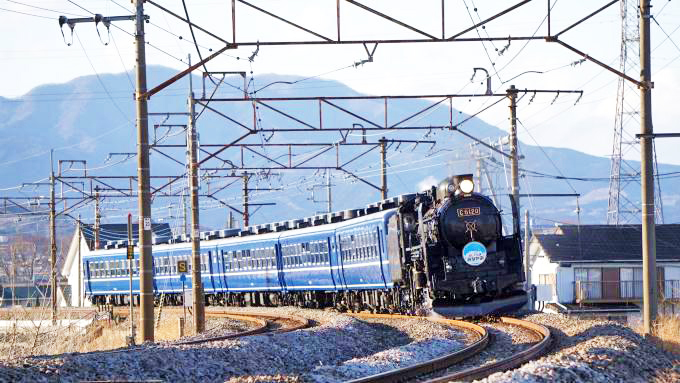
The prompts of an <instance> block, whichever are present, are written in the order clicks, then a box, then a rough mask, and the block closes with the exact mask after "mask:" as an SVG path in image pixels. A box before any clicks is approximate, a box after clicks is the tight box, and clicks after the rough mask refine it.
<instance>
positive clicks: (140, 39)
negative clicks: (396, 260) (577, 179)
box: [65, 0, 653, 340]
mask: <svg viewBox="0 0 680 383" xmlns="http://www.w3.org/2000/svg"><path fill="white" fill-rule="evenodd" d="M617 1H618V0H613V1H610V2H608V3H607V4H605V5H604V6H602V7H600V8H599V9H597V10H595V11H594V12H592V13H591V14H589V15H588V16H586V17H584V18H582V19H580V20H578V21H577V22H575V23H573V24H572V25H570V26H569V27H567V28H565V29H563V30H562V31H560V32H558V33H555V34H553V33H552V31H551V14H550V10H551V8H552V4H553V1H552V0H548V2H547V21H548V23H547V35H545V36H538V35H532V36H511V37H507V35H504V36H498V37H492V36H489V37H465V34H467V33H468V32H470V31H474V30H475V29H477V28H480V27H484V26H485V25H486V24H488V23H490V22H492V21H494V20H496V19H498V18H500V17H502V16H503V15H506V14H508V13H510V12H512V11H514V10H516V9H518V8H520V7H522V6H524V5H525V4H527V3H529V2H531V0H524V1H519V2H517V3H516V4H514V5H512V6H510V7H508V8H506V9H504V10H502V11H501V12H498V13H496V14H495V15H493V16H491V17H488V18H486V19H484V20H481V21H480V22H479V23H475V25H473V26H471V27H468V28H463V29H461V30H460V31H457V32H455V33H447V32H446V26H447V22H446V12H445V2H444V1H443V0H442V1H441V13H440V15H439V18H440V20H441V37H439V36H435V35H434V34H431V33H427V32H425V31H423V30H420V29H418V28H416V27H414V26H412V25H409V24H407V23H405V22H403V21H400V20H397V19H396V18H394V17H391V16H389V15H387V14H386V13H384V12H381V11H378V10H376V9H373V8H371V7H368V6H366V5H365V4H363V3H360V2H358V1H354V0H345V1H341V0H337V1H336V2H335V11H336V13H337V18H336V29H337V34H336V36H335V37H334V38H330V37H326V36H324V35H323V34H321V33H318V32H315V31H312V30H311V29H308V28H305V27H303V26H302V25H300V24H298V23H294V22H292V21H290V20H287V19H285V18H283V17H281V16H279V15H276V14H275V13H273V12H270V11H267V10H265V9H264V8H262V7H259V6H256V5H254V4H252V3H250V2H247V1H244V0H232V1H231V19H232V20H231V21H232V23H231V27H232V36H231V41H229V40H227V39H224V38H222V37H220V36H218V35H216V34H214V33H211V32H210V31H208V30H206V29H204V28H201V27H200V26H198V25H196V24H195V23H192V22H191V21H190V20H189V17H188V13H186V15H185V17H182V16H180V15H178V14H175V13H173V12H171V11H170V10H168V9H167V8H164V7H162V6H160V5H159V4H157V3H156V2H154V1H151V0H146V2H147V3H149V4H151V5H153V6H156V7H158V8H160V9H162V10H163V11H165V12H167V13H169V14H171V15H172V16H174V17H176V18H178V19H180V20H183V21H184V22H186V23H187V24H189V25H190V27H191V28H195V29H197V30H199V31H201V32H203V33H205V34H207V35H208V36H210V37H212V38H214V39H216V40H218V41H220V42H222V43H223V44H224V46H223V47H222V48H220V49H218V50H216V51H215V52H214V53H212V54H211V55H210V56H208V57H205V58H201V59H200V61H199V62H198V63H196V64H194V65H190V66H189V68H187V69H186V70H184V71H181V72H180V73H178V74H177V75H176V76H174V77H173V78H171V79H168V80H167V81H164V82H162V83H161V84H160V85H158V86H156V87H153V88H152V89H150V90H147V89H146V68H145V65H144V64H145V62H144V61H145V57H144V56H145V53H144V26H143V24H144V20H145V19H146V18H147V16H145V15H144V9H143V3H144V1H141V0H135V1H134V3H135V9H136V14H135V16H132V18H133V19H134V20H135V21H136V26H137V30H136V33H135V40H136V47H137V64H138V65H137V89H136V93H135V99H136V102H137V128H138V150H137V155H138V158H137V160H138V162H139V164H138V169H139V171H138V175H137V177H136V180H138V185H137V186H138V192H137V196H138V198H139V212H138V213H139V223H140V225H139V227H140V243H141V247H142V249H141V250H142V251H141V254H142V262H141V266H142V267H141V273H140V274H141V278H142V280H141V281H140V282H141V284H140V286H141V293H142V310H141V319H142V322H143V323H142V337H143V339H144V340H153V307H152V304H153V303H152V302H153V292H152V291H153V290H152V289H151V285H150V281H151V277H152V275H151V265H150V262H151V247H150V238H151V236H150V235H151V233H150V218H151V216H150V214H151V210H150V196H151V195H152V194H153V195H156V196H172V195H173V193H172V192H166V191H165V189H166V188H171V186H172V184H173V183H175V182H176V181H177V180H179V179H182V178H183V177H184V176H185V175H186V173H185V174H182V175H180V176H178V177H173V176H169V177H167V176H166V177H167V179H168V182H167V183H165V184H164V185H162V186H160V187H157V188H153V189H152V187H151V181H150V180H151V179H152V178H153V177H152V176H150V169H149V161H148V152H149V147H150V146H149V144H148V125H147V121H148V116H149V114H148V111H147V106H146V100H148V99H149V98H150V97H151V96H153V95H154V94H157V93H158V92H160V91H161V90H163V89H164V88H166V87H167V86H169V85H170V84H172V83H174V82H175V81H177V80H178V79H180V78H182V77H183V76H185V75H187V74H189V73H191V72H192V71H194V70H196V69H197V68H199V67H204V68H205V65H206V63H208V62H209V61H211V60H212V59H214V58H216V57H218V56H219V55H221V54H222V53H224V52H226V51H227V50H230V49H235V48H238V47H239V46H266V45H271V46H273V45H279V46H285V45H310V46H311V45H346V44H363V45H364V47H365V48H366V51H367V53H368V55H369V58H368V60H366V61H370V60H372V56H373V54H374V53H375V49H376V47H377V45H379V44H402V43H437V42H471V41H516V40H521V41H529V40H544V41H547V42H554V43H558V44H560V45H561V46H563V47H565V48H567V49H569V50H571V51H572V52H574V53H576V54H578V55H580V56H581V57H583V58H584V59H586V60H589V61H591V62H593V63H595V64H597V65H599V66H601V67H603V68H605V69H607V70H609V71H611V72H613V73H615V74H617V75H618V76H620V77H622V78H625V79H626V80H627V81H630V82H632V83H633V84H635V85H637V86H641V87H643V88H645V89H648V87H649V83H648V82H647V81H648V80H649V79H645V78H644V77H643V78H641V81H638V80H635V79H634V78H632V77H631V76H628V75H626V74H625V73H622V72H620V71H617V70H616V69H614V68H611V67H609V66H607V65H605V64H603V63H602V62H600V61H599V60H597V59H596V58H594V57H593V56H591V55H589V54H587V53H584V52H581V51H579V50H578V49H576V48H574V47H573V46H571V45H569V44H567V43H566V42H564V41H563V40H562V39H561V38H560V37H561V35H562V34H564V33H566V32H568V31H569V30H571V29H572V28H574V27H576V26H578V25H579V24H581V23H583V22H584V21H586V20H588V19H590V18H591V17H593V16H594V15H596V14H598V13H600V12H602V11H603V10H605V9H607V8H608V7H610V6H612V5H613V4H615V3H616V2H617ZM341 4H344V5H343V7H344V6H351V7H356V8H357V9H359V10H362V11H365V12H368V13H370V14H372V15H374V16H376V17H379V18H381V19H383V20H387V21H389V22H390V23H392V24H394V25H398V26H400V27H402V28H405V29H408V30H409V31H411V32H412V33H413V34H414V36H417V37H413V38H405V39H390V38H382V39H355V40H348V39H345V38H343V35H342V34H341V26H342V27H343V28H345V27H346V26H345V24H343V23H342V22H341V14H342V13H341V11H342V9H343V7H341ZM237 5H239V7H241V6H245V7H248V8H250V9H253V10H255V11H257V12H259V13H261V14H264V15H268V16H271V17H273V18H275V19H277V20H279V21H282V22H284V23H285V24H286V25H288V26H290V27H293V28H295V29H297V30H302V31H304V32H306V33H307V34H308V35H310V36H313V37H312V38H313V39H312V40H298V41H239V40H238V39H237V25H244V24H245V25H247V23H244V24H241V22H240V21H239V22H238V23H237V15H238V14H240V13H238V11H237V10H238V7H237ZM94 19H96V17H95V18H93V21H94ZM127 19H128V20H129V19H131V18H130V17H128V18H127ZM239 20H240V19H239ZM71 21H74V20H71ZM85 21H88V22H89V19H88V20H85ZM647 21H648V20H647ZM65 23H66V24H68V25H69V26H70V27H71V25H72V24H71V23H69V22H68V20H65ZM192 33H193V29H192ZM371 45H372V48H371V49H369V46H371ZM199 55H200V53H199ZM244 78H245V77H244ZM517 92H521V91H519V90H518V91H517ZM530 92H536V91H530ZM548 92H553V91H548ZM561 92H562V93H564V92H565V91H561ZM487 93H489V92H487ZM513 95H516V92H515V91H514V90H512V91H510V90H509V91H508V92H507V93H503V94H496V95H494V94H484V95H474V96H485V97H489V96H491V97H493V96H497V97H500V99H499V101H501V100H502V99H504V98H505V97H509V98H510V100H511V103H512V101H513ZM470 96H471V95H464V96H463V97H470ZM403 97H409V96H387V97H386V96H383V99H384V100H385V119H384V123H382V121H381V122H378V123H376V122H374V121H371V119H369V118H366V117H364V116H360V115H359V114H357V113H352V112H351V111H349V110H348V109H347V108H346V107H342V106H340V105H339V104H338V103H336V102H334V101H335V100H334V98H332V97H320V98H314V99H313V100H314V101H317V102H318V104H319V113H320V115H321V113H322V108H323V107H324V106H325V107H330V108H333V109H336V110H339V111H341V112H344V113H346V114H348V115H350V116H352V117H354V118H356V119H357V120H358V121H361V122H362V123H364V124H366V125H367V128H366V129H365V130H405V131H406V130H423V129H450V130H457V131H459V132H460V133H461V134H463V135H465V136H467V137H468V138H472V139H474V137H473V136H471V135H470V134H469V133H467V132H464V131H462V130H460V129H458V128H459V126H460V123H459V124H456V125H455V129H454V124H453V123H452V121H449V122H448V123H446V122H445V123H443V124H441V126H434V127H432V126H428V127H425V126H404V125H402V124H404V123H406V122H407V121H408V120H409V119H410V118H412V117H409V118H407V119H404V120H402V121H399V122H398V123H396V124H391V125H390V124H388V122H387V121H388V120H387V99H388V98H403ZM422 97H427V98H438V97H439V98H441V100H440V101H439V102H438V103H436V104H435V105H437V104H439V103H441V102H444V101H446V100H449V102H450V100H451V99H452V97H458V96H456V95H450V97H447V96H445V95H444V96H443V95H439V96H437V95H428V96H422ZM298 100H299V99H298ZM195 101H196V104H199V105H201V106H203V107H204V108H205V109H207V110H212V111H213V112H215V113H216V114H218V115H220V116H222V117H224V118H225V119H227V120H228V121H230V122H231V123H233V124H236V125H238V126H240V127H241V128H243V129H244V132H242V133H243V134H242V135H240V136H238V135H237V138H235V139H233V140H232V141H231V142H229V143H227V144H225V145H221V148H219V149H217V150H215V151H213V152H211V153H209V154H208V155H207V157H205V158H203V159H202V160H200V161H198V162H196V168H199V167H203V170H208V169H210V168H207V167H204V166H203V165H205V164H206V162H207V161H210V160H214V159H216V160H220V153H223V152H224V151H225V150H227V149H228V148H232V147H236V146H239V145H241V146H240V147H241V150H242V151H243V150H244V148H247V146H244V144H245V143H244V142H243V141H244V140H245V139H246V138H247V137H249V136H251V135H253V134H257V133H263V132H269V133H276V132H284V131H285V132H304V133H309V132H329V131H336V132H338V133H340V134H341V135H342V134H343V132H345V133H347V132H348V129H347V128H342V127H335V128H332V127H328V126H323V124H322V121H320V122H319V124H318V125H315V124H311V123H307V122H303V121H301V119H299V118H296V117H294V116H292V114H290V113H285V112H282V111H280V110H278V108H275V107H273V106H272V105H271V101H274V100H273V99H267V98H257V97H249V95H248V93H247V92H245V91H244V97H243V98H241V99H222V100H218V99H214V98H206V97H205V95H204V97H203V98H202V99H197V100H195ZM214 101H225V102H230V103H236V102H240V101H247V102H251V103H253V108H254V109H255V106H256V105H259V106H262V107H264V108H267V109H268V110H271V111H273V112H275V113H278V114H280V115H282V116H284V117H286V118H288V119H289V120H291V121H293V122H294V123H296V124H297V125H298V126H296V127H293V128H287V129H260V128H258V126H257V123H256V122H255V121H254V122H253V125H252V127H251V126H249V124H246V123H242V122H238V121H237V120H236V119H234V118H232V117H230V116H228V115H227V114H225V113H222V112H220V111H218V110H217V109H216V108H213V107H210V106H208V103H209V102H214ZM493 105H495V103H494V104H493ZM493 105H491V106H493ZM489 107H490V106H489ZM419 113H422V111H421V112H419ZM480 113H481V111H480ZM475 115H476V114H475ZM472 117H474V115H473V116H470V117H469V118H472ZM320 120H321V118H320ZM513 120H514V118H513ZM300 125H301V126H302V127H300ZM514 131H515V133H516V129H515V130H514ZM643 133H645V134H647V133H651V125H650V126H649V129H647V130H645V129H643ZM515 140H516V138H515ZM645 140H646V138H643V143H644V142H645ZM649 140H651V138H649ZM515 142H516V141H515ZM480 144H483V145H485V146H487V147H490V148H492V146H490V145H488V144H486V143H484V142H482V141H480ZM383 145H384V142H383ZM513 146H514V147H515V148H516V145H513ZM203 147H206V146H205V145H203ZM335 147H336V148H337V149H336V153H338V152H339V145H337V144H336V145H335ZM328 150H332V147H331V148H329V149H328ZM201 151H203V148H201ZM643 151H644V150H643ZM503 155H505V156H507V154H505V153H503ZM264 157H265V158H266V157H267V156H266V155H264ZM510 157H512V160H513V161H515V164H514V166H515V168H516V161H517V159H518V158H517V152H516V150H515V153H514V155H511V156H510ZM269 159H270V160H271V158H269ZM338 162H339V161H338ZM223 163H224V162H223ZM274 163H275V164H276V166H271V167H266V168H265V167H251V168H249V167H246V166H245V164H244V163H242V164H241V166H240V167H238V166H232V167H231V168H230V169H228V170H230V171H237V170H238V171H249V170H276V171H280V170H283V169H286V170H288V169H290V170H292V169H295V170H304V169H308V168H312V167H309V166H306V167H305V166H302V165H303V164H296V166H292V163H289V164H288V166H286V164H282V163H277V162H276V161H274ZM319 168H331V167H318V166H317V167H314V169H319ZM335 168H336V169H337V168H338V166H337V164H336V167H335ZM383 168H384V166H383ZM339 170H343V171H345V172H347V173H349V174H350V175H351V176H353V177H355V178H357V179H359V180H361V181H363V182H364V183H366V184H369V185H371V186H372V187H374V188H376V189H377V190H381V191H383V192H384V193H385V192H386V191H387V186H386V180H385V181H383V182H382V183H383V187H382V188H380V187H377V186H376V185H373V184H371V183H369V182H368V181H365V180H363V179H360V178H359V177H358V176H356V175H354V174H352V173H351V172H349V171H347V170H344V169H339ZM515 173H516V172H515ZM643 174H644V172H643ZM127 178H128V179H129V181H130V188H129V190H128V196H131V195H134V193H133V191H132V189H133V187H132V181H133V178H134V177H127ZM161 178H162V177H161ZM102 179H104V178H103V177H100V178H98V179H97V181H98V182H100V183H102V184H104V183H103V181H101V180H102ZM513 184H514V183H513ZM104 185H105V184H104ZM645 185H646V183H645V182H644V181H643V189H645ZM513 186H514V185H513ZM105 187H109V186H108V185H106V186H105ZM111 189H115V188H111ZM121 190H122V189H121ZM652 190H653V185H652ZM518 191H519V189H518V187H517V188H515V187H513V194H515V195H517V196H518ZM643 193H644V192H643ZM211 197H212V198H214V196H211ZM652 201H653V194H652ZM232 210H235V209H232ZM652 216H653V213H652ZM147 219H148V222H149V230H146V227H147V225H146V223H147ZM643 227H644V223H643ZM643 231H644V229H643ZM643 239H644V242H645V244H648V243H649V242H650V241H651V242H653V228H652V236H651V238H650V237H649V236H644V235H643ZM147 263H148V264H147Z"/></svg>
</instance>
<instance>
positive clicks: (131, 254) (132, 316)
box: [126, 213, 135, 346]
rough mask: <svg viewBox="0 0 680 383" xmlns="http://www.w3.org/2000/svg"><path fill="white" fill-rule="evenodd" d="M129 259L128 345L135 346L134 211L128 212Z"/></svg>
mask: <svg viewBox="0 0 680 383" xmlns="http://www.w3.org/2000/svg"><path fill="white" fill-rule="evenodd" d="M127 236H128V243H127V251H126V253H127V259H128V265H129V277H130V318H129V320H130V336H128V338H127V344H128V346H134V344H135V310H134V302H135V300H134V295H133V293H132V274H134V271H133V270H134V267H133V266H134V264H135V250H134V249H135V247H134V245H133V243H134V242H133V241H132V213H128V220H127Z"/></svg>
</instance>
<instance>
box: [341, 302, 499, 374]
mask: <svg viewBox="0 0 680 383" xmlns="http://www.w3.org/2000/svg"><path fill="white" fill-rule="evenodd" d="M349 315H351V316H353V317H356V318H367V319H369V318H381V319H403V318H405V316H403V315H390V314H349ZM406 318H409V319H414V320H418V319H420V320H429V321H431V322H435V323H440V324H444V325H447V326H453V327H458V328H462V329H465V330H469V331H472V332H474V333H475V334H476V336H477V340H476V341H475V342H474V343H472V344H470V345H469V346H467V347H465V348H463V349H460V350H458V351H456V352H453V353H451V354H448V355H444V356H442V357H439V358H436V359H432V360H429V361H427V362H423V363H418V364H416V365H413V366H408V367H404V368H400V369H396V370H392V371H386V372H383V373H380V374H376V375H371V376H367V377H364V378H360V379H355V380H352V381H350V382H351V383H369V382H370V383H381V382H399V381H404V380H407V379H411V378H415V377H418V376H421V375H424V374H429V373H432V372H435V371H439V370H441V369H444V368H446V367H449V366H451V365H453V364H455V363H458V362H460V361H462V360H464V359H467V358H469V357H471V356H473V355H476V354H477V353H479V352H480V351H482V350H483V349H484V348H486V346H487V345H488V343H489V333H488V332H487V331H486V329H485V328H484V327H482V326H480V325H477V324H474V323H470V322H463V321H459V320H455V319H440V318H426V317H412V316H407V317H406Z"/></svg>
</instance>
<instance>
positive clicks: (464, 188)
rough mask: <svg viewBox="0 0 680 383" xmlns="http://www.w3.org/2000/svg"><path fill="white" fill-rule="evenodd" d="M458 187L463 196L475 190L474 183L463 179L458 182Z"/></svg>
mask: <svg viewBox="0 0 680 383" xmlns="http://www.w3.org/2000/svg"><path fill="white" fill-rule="evenodd" d="M458 187H459V188H460V191H461V192H463V194H470V193H472V191H473V190H474V189H475V183H474V182H472V180H470V179H464V180H461V181H460V183H459V184H458Z"/></svg>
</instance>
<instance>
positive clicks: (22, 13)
mask: <svg viewBox="0 0 680 383" xmlns="http://www.w3.org/2000/svg"><path fill="white" fill-rule="evenodd" d="M0 11H5V12H12V13H18V14H20V15H26V16H33V17H39V18H41V19H48V20H52V21H54V18H53V17H47V16H41V15H35V14H33V13H27V12H21V11H15V10H12V9H7V8H0Z"/></svg>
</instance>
